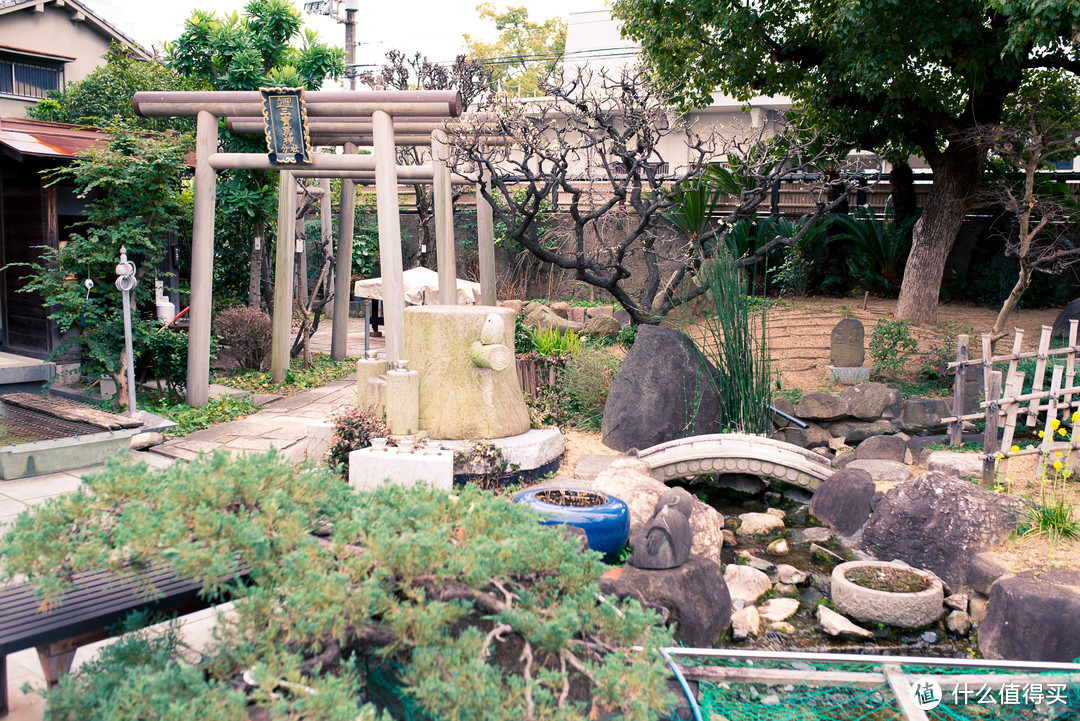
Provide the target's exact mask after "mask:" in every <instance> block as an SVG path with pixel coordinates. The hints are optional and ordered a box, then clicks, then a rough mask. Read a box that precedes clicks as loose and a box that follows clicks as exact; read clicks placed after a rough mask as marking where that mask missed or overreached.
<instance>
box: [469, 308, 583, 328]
mask: <svg viewBox="0 0 1080 721" xmlns="http://www.w3.org/2000/svg"><path fill="white" fill-rule="evenodd" d="M455 307H457V306H455ZM524 322H525V325H527V326H531V327H534V328H541V329H544V330H547V329H549V328H558V329H559V330H572V331H575V332H577V331H580V330H581V327H582V324H581V323H575V322H574V321H572V320H567V319H566V318H564V317H562V316H560V315H558V314H557V313H556V312H555V311H553V310H552V309H551V308H548V307H547V306H546V305H541V304H539V303H534V304H532V306H531V307H530V308H529V310H528V311H526V313H525V321H524Z"/></svg>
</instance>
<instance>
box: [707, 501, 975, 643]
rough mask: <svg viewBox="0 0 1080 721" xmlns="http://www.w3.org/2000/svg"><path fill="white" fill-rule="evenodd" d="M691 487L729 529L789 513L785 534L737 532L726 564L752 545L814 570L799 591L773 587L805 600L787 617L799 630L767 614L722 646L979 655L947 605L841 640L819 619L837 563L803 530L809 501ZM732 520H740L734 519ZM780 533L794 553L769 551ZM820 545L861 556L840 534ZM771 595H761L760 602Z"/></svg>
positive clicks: (757, 551)
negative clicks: (751, 630) (776, 623)
mask: <svg viewBox="0 0 1080 721" xmlns="http://www.w3.org/2000/svg"><path fill="white" fill-rule="evenodd" d="M686 488H687V490H688V491H690V492H691V493H694V494H695V495H698V497H699V498H701V499H702V500H703V501H704V502H706V503H708V504H709V505H710V506H712V507H713V508H715V509H716V510H717V511H719V512H720V513H721V514H722V515H723V516H724V518H725V521H726V523H725V528H728V529H731V528H732V527H733V526H734V525H736V523H737V522H738V516H739V515H740V514H742V513H764V512H765V511H766V510H767V509H768V508H778V509H780V510H782V511H784V513H785V514H786V518H785V519H784V525H785V526H786V528H785V529H784V530H782V531H780V533H779V535H776V536H771V537H769V538H751V537H748V536H741V535H738V534H737V533H736V539H737V544H738V545H737V546H735V547H730V546H729V545H728V544H726V543H725V544H724V549H723V551H722V554H721V556H722V560H723V562H724V565H725V567H726V566H727V564H730V563H737V553H738V552H739V551H743V550H747V551H750V552H752V553H753V554H754V555H755V556H757V557H758V558H761V559H763V560H766V561H768V562H769V563H772V564H773V565H777V564H780V563H786V564H788V565H791V566H794V567H795V568H797V569H799V570H800V571H805V572H809V573H810V580H809V582H808V583H806V584H804V585H801V586H798V587H797V588H796V589H795V591H794V592H789V593H776V592H775V590H774V592H773V593H774V595H775V596H777V597H788V598H798V599H799V601H800V605H799V610H798V611H797V612H796V614H795V615H794V616H792V617H791V618H789V619H788V620H787V623H789V624H791V626H793V627H794V629H795V630H794V632H786V631H780V630H776V629H773V628H772V627H771V624H770V623H769V622H768V621H766V620H765V619H762V621H761V632H760V633H759V634H758V636H756V637H754V636H750V637H749V638H747V639H745V640H735V639H733V638H732V637H731V636H730V634H729V635H728V636H726V637H725V638H724V639H723V640H722V641H721V644H720V645H721V646H723V647H725V648H739V649H759V650H765V651H780V650H787V651H810V652H813V651H820V652H834V653H840V652H847V653H875V654H885V655H907V656H932V657H942V658H950V657H951V658H970V657H972V656H973V655H977V653H978V649H977V646H976V644H975V643H974V639H973V638H958V637H956V636H953V635H951V634H950V633H949V632H948V631H947V630H946V629H945V613H944V611H947V610H948V609H944V610H943V613H942V616H941V618H940V619H939V620H938V621H937V622H936V623H935V624H933V625H932V626H929V627H927V628H922V629H898V628H891V627H886V626H881V627H880V628H875V627H874V626H875V624H870V623H865V622H859V621H855V622H856V623H858V625H860V626H862V627H863V628H865V629H866V630H868V631H870V632H872V633H873V634H874V636H875V639H874V640H873V641H865V642H864V641H857V640H848V639H835V638H833V637H831V636H828V635H827V634H825V633H824V632H823V631H822V630H821V628H820V626H819V625H818V623H817V611H816V608H817V606H818V604H819V603H821V602H823V601H825V600H827V599H828V598H829V585H830V583H829V578H830V575H831V574H832V570H833V568H834V567H835V566H836V565H837V562H824V561H821V560H818V559H817V558H814V557H813V556H812V555H811V553H810V542H808V541H804V540H802V539H801V534H800V533H799V532H800V531H801V530H803V529H805V528H808V527H810V526H811V525H812V521H811V519H810V513H809V507H808V506H807V505H806V504H805V503H799V502H796V501H793V500H791V499H789V498H787V497H784V496H781V495H780V494H778V493H775V492H766V493H765V494H763V495H759V496H753V497H748V498H747V497H742V498H740V497H739V496H738V495H737V494H734V493H732V492H730V491H727V490H726V489H723V488H717V487H716V486H714V485H707V484H704V483H699V484H695V485H689V486H686ZM732 520H734V521H735V522H736V523H732ZM813 525H816V524H813ZM778 537H785V538H787V540H788V544H789V546H790V552H789V553H787V554H785V555H776V554H771V553H769V552H768V551H767V550H766V546H768V544H769V543H770V542H771V541H773V540H775V539H776V538H778ZM818 545H819V546H823V547H825V548H827V549H828V550H830V551H832V552H833V553H835V554H837V555H838V556H841V557H842V558H844V560H855V559H856V555H855V554H853V552H852V551H851V550H850V549H848V548H846V547H845V546H844V545H843V544H842V543H840V542H839V541H837V540H836V539H833V540H831V541H827V542H825V543H819V544H818ZM770 576H771V577H772V578H775V574H770ZM774 588H775V584H774ZM767 597H768V596H765V597H763V598H762V599H761V600H759V601H758V605H760V604H761V603H763V602H764V600H765V599H766V598H767ZM853 620H854V619H853ZM927 632H930V633H933V635H934V637H935V640H934V641H933V642H929V640H930V637H929V635H928V633H927Z"/></svg>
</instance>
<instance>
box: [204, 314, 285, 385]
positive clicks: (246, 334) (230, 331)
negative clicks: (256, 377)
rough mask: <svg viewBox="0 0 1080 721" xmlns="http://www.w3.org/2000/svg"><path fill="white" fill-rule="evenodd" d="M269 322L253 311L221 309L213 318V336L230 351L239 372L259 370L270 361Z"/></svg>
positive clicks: (263, 315) (271, 331) (265, 317)
mask: <svg viewBox="0 0 1080 721" xmlns="http://www.w3.org/2000/svg"><path fill="white" fill-rule="evenodd" d="M273 332H274V328H273V321H271V320H270V316H269V315H267V314H266V313H263V312H262V311H261V310H257V309H255V308H248V307H245V306H240V307H238V308H229V309H228V310H223V311H222V312H221V313H219V314H218V316H217V318H215V319H214V335H216V336H217V337H218V339H219V340H220V341H221V343H222V345H226V346H228V347H229V349H230V350H231V351H232V356H233V359H234V360H235V361H236V367H237V368H239V369H240V370H262V369H263V368H264V367H265V366H266V364H267V362H268V361H269V359H270V346H271V343H272V342H273Z"/></svg>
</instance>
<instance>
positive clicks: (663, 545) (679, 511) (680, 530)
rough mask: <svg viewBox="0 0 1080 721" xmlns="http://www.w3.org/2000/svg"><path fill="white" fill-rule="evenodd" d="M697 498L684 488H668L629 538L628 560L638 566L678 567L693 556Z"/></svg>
mask: <svg viewBox="0 0 1080 721" xmlns="http://www.w3.org/2000/svg"><path fill="white" fill-rule="evenodd" d="M693 511H694V497H693V496H691V495H690V494H689V493H687V492H686V491H685V490H683V489H682V488H669V489H668V490H666V491H664V492H663V493H661V494H660V498H659V499H657V501H656V508H655V510H654V511H653V517H652V518H651V519H650V520H649V522H648V523H646V524H645V527H644V528H642V529H641V530H640V531H638V532H637V533H636V534H634V538H632V539H630V546H631V548H633V553H631V554H630V559H629V563H630V565H632V566H636V567H638V568H649V569H654V570H661V569H665V568H678V567H679V566H681V565H683V564H684V563H686V560H687V559H688V558H690V546H691V545H692V544H693V542H694V530H693V529H692V528H691V527H690V514H691V513H693Z"/></svg>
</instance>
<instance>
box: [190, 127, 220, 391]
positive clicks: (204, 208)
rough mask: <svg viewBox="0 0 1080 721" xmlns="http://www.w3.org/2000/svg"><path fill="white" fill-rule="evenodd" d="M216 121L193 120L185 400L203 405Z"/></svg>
mask: <svg viewBox="0 0 1080 721" xmlns="http://www.w3.org/2000/svg"><path fill="white" fill-rule="evenodd" d="M217 144H218V119H217V117H216V116H214V115H212V114H210V113H208V112H206V111H205V110H200V111H199V115H198V120H197V121H196V139H195V182H194V187H195V199H194V209H193V212H194V217H193V219H192V231H191V311H190V317H191V327H190V329H189V330H188V355H187V358H188V366H187V391H186V398H187V404H188V405H189V406H205V405H206V403H207V401H208V400H209V398H210V307H211V306H212V305H213V284H214V205H215V203H216V196H217V173H216V172H215V171H214V169H213V168H211V167H210V156H211V155H213V154H214V153H215V152H217Z"/></svg>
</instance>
